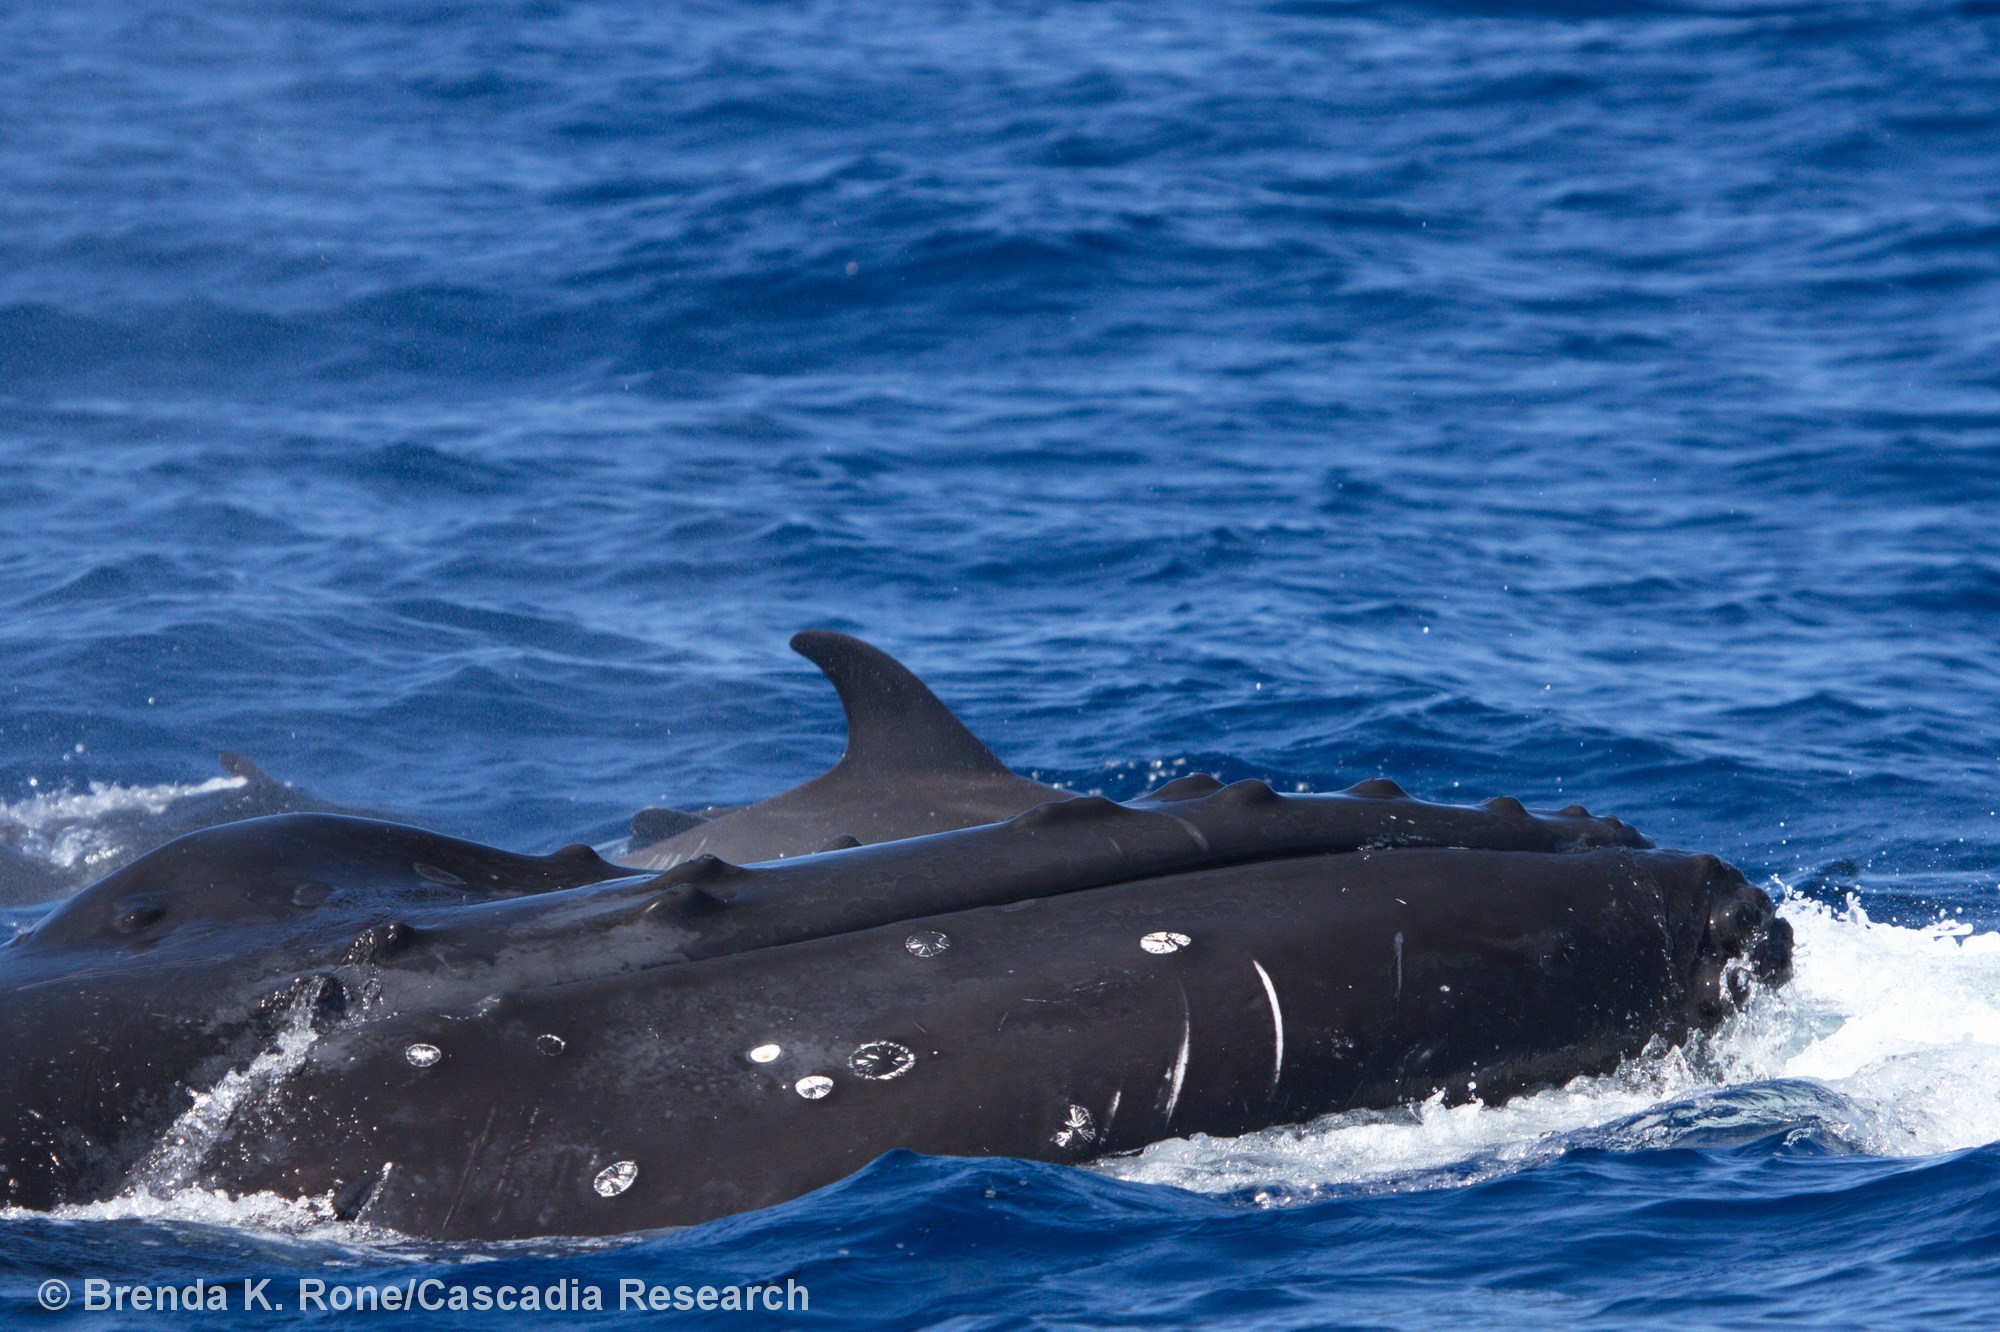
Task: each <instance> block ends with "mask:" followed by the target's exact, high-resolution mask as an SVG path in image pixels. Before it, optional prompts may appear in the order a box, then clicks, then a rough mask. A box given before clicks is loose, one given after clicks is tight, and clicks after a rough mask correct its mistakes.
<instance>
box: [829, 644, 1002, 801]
mask: <svg viewBox="0 0 2000 1332" xmlns="http://www.w3.org/2000/svg"><path fill="white" fill-rule="evenodd" d="M792 651H794V652H796V653H798V654H799V655H800V656H802V657H804V658H806V659H807V660H808V661H810V662H812V664H813V665H815V666H817V667H819V668H820V670H822V671H824V672H825V673H826V678H827V679H828V680H830V681H832V682H833V687H834V688H835V689H836V690H838V691H839V693H840V706H841V708H842V710H844V711H845V712H846V713H847V752H846V753H844V754H842V755H841V757H840V763H839V764H838V765H837V767H839V768H845V769H847V770H849V771H850V772H857V773H864V772H865V773H868V774H870V775H881V774H889V773H906V772H934V771H939V770H950V771H954V772H976V773H987V774H991V775H994V776H998V777H1012V776H1013V774H1012V773H1011V772H1009V771H1008V769H1007V765H1006V764H1004V763H1002V762H1001V761H1000V760H999V759H997V758H995V757H994V755H993V751H992V750H990V749H988V748H987V747H986V746H985V745H983V744H981V743H980V742H979V739H978V737H976V736H975V735H973V734H972V732H970V731H968V730H966V729H965V724H964V723H963V722H961V721H959V719H958V718H957V717H955V716H953V715H952V712H951V709H950V708H947V707H946V706H945V705H944V704H943V703H941V702H939V701H938V697H937V695H936V694H933V693H932V692H931V691H930V689H929V688H928V687H926V686H925V684H924V682H923V681H922V680H919V679H918V678H917V677H916V676H915V675H912V674H911V673H910V671H909V670H908V669H907V668H906V667H905V666H904V665H903V664H902V663H901V662H899V661H897V660H896V659H895V658H894V657H892V656H890V655H889V654H888V653H886V652H884V651H882V650H881V649H880V648H877V647H872V646H870V645H869V644H867V643H864V642H862V641H861V640H860V639H858V638H854V637H851V636H850V635H847V634H836V633H832V632H830V631H826V630H807V631H806V632H804V633H800V634H794V635H792Z"/></svg>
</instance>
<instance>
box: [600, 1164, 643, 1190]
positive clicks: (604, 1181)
mask: <svg viewBox="0 0 2000 1332" xmlns="http://www.w3.org/2000/svg"><path fill="white" fill-rule="evenodd" d="M637 1178H639V1163H638V1162H637V1161H613V1162H612V1163H611V1164H610V1165H608V1166H606V1167H604V1169H602V1170H600V1171H598V1172H597V1178H596V1179H594V1180H592V1181H591V1182H590V1187H592V1188H593V1189H596V1190H597V1196H598V1197H600V1198H616V1197H617V1196H618V1195H619V1194H621V1193H623V1192H625V1190H627V1189H629V1188H631V1187H632V1181H633V1180H635V1179H637Z"/></svg>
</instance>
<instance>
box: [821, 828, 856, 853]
mask: <svg viewBox="0 0 2000 1332" xmlns="http://www.w3.org/2000/svg"><path fill="white" fill-rule="evenodd" d="M860 845H861V839H860V838H859V837H856V836H855V835H854V834H853V833H842V834H841V835H840V836H838V837H829V838H827V840H826V843H825V845H823V846H821V847H820V849H819V851H845V850H847V849H849V848H850V847H856V846H860ZM819 851H815V852H813V854H814V855H818V854H819Z"/></svg>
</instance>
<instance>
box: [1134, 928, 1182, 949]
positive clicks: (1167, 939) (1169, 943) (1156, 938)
mask: <svg viewBox="0 0 2000 1332" xmlns="http://www.w3.org/2000/svg"><path fill="white" fill-rule="evenodd" d="M1193 942H1194V940H1192V939H1190V938H1188V937H1187V936H1186V935H1185V934H1180V933H1177V932H1175V931H1173V930H1154V931H1153V932H1152V933H1151V934H1148V935H1144V936H1143V937H1141V938H1140V940H1139V947H1141V948H1143V949H1145V950H1146V951H1147V952H1149V953H1178V952H1179V951H1180V950H1181V949H1183V948H1186V947H1187V946H1188V945H1189V944H1191V943H1193Z"/></svg>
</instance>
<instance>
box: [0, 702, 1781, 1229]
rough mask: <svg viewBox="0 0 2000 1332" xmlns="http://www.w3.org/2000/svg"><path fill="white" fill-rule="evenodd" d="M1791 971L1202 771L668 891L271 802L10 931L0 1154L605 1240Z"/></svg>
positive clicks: (1232, 1110)
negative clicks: (901, 1163) (1120, 799)
mask: <svg viewBox="0 0 2000 1332" xmlns="http://www.w3.org/2000/svg"><path fill="white" fill-rule="evenodd" d="M925 696H926V697H928V691H926V694H925ZM858 734H859V731H858V730H857V735H858ZM975 743H976V742H975ZM853 748H854V746H853V745H852V744H851V745H850V751H852V750H853ZM982 750H983V747H982ZM962 757H966V758H968V759H969V760H971V759H976V758H977V756H976V755H963V756H962ZM965 770H966V771H969V772H978V773H980V774H982V780H994V781H995V784H996V785H997V779H993V777H992V773H991V771H990V769H988V768H985V767H984V766H983V761H981V762H979V763H972V762H968V765H967V767H966V769H965ZM830 775H831V774H830ZM810 785H811V784H810V783H808V786H810ZM801 789H803V788H801ZM788 794H791V793H788ZM779 799H783V797H780V798H779ZM767 803H772V802H767ZM928 808H932V809H936V808H940V806H939V805H937V804H933V805H931V806H929V807H928ZM778 812H780V813H782V812H783V807H780V809H779V811H778ZM717 822H721V820H717ZM800 822H801V823H806V822H808V821H807V820H801V821H800ZM770 824H771V826H772V827H774V828H775V827H779V826H781V821H780V820H779V819H777V818H775V817H774V818H773V819H772V820H770ZM826 826H830V825H827V824H825V823H822V824H820V825H819V827H817V828H814V829H813V832H814V833H817V832H818V831H819V830H820V828H824V827H826ZM1789 962H1790V932H1789V927H1788V926H1787V925H1786V924H1785V922H1783V921H1782V920H1779V919H1776V918H1775V916H1774V913H1773V910H1772V907H1771V903H1770V901H1769V899H1768V898H1766V897H1765V896H1764V895H1763V894H1762V893H1761V892H1759V891H1757V890H1756V889H1754V888H1752V887H1751V886H1750V885H1749V884H1747V883H1746V882H1745V881H1744V878H1743V876H1742V875H1741V874H1740V873H1738V872H1737V871H1736V870H1734V869H1733V868H1731V867H1730V866H1728V865H1726V864H1724V863H1723V862H1722V861H1720V860H1718V859H1716V858H1715V857H1713V856H1708V855H1699V854H1688V853H1684V852H1678V851H1666V850H1659V849H1655V848H1654V847H1653V846H1652V844H1651V842H1650V841H1648V840H1647V839H1646V838H1645V837H1643V836H1642V835H1640V834H1639V833H1638V832H1637V831H1636V830H1634V829H1632V828H1630V827H1629V826H1627V825H1625V824H1623V823H1621V822H1619V821H1618V820H1616V819H1611V818H1599V817H1594V816H1592V815H1590V814H1589V813H1588V812H1587V811H1586V810H1584V809H1583V808H1582V807H1580V806H1571V807H1569V808H1566V809H1563V810H1557V811H1546V810H1530V809H1527V808H1525V807H1524V806H1523V805H1522V804H1521V803H1520V802H1518V801H1515V800H1512V799H1510V798H1506V797H1499V798H1495V799H1493V800H1489V801H1487V802H1486V803H1485V804H1484V805H1479V806H1455V805H1439V804H1431V803H1427V802H1424V801H1420V800H1415V799H1412V798H1411V797H1409V796H1408V795H1407V794H1405V793H1404V792H1403V791H1402V790H1401V789H1400V788H1398V787H1396V786H1395V785H1394V784H1393V783H1390V782H1386V781H1379V780H1378V781H1371V782H1364V783H1362V784H1360V785H1358V786H1356V787H1353V788H1350V789H1349V790H1348V791H1345V792H1341V793H1338V794H1330V795H1281V794H1279V793H1277V792H1276V791H1274V790H1272V789H1271V788H1270V787H1269V786H1268V785H1265V784H1264V783H1261V782H1255V781H1250V782H1237V783H1234V784H1231V785H1227V786H1225V785H1223V784H1221V783H1220V782H1217V781H1216V780H1214V779H1213V778H1209V777H1204V776H1192V777H1185V778H1181V779H1179V780H1176V781H1174V782H1171V783H1169V784H1167V785H1166V786H1164V787H1162V788H1160V789H1158V790H1156V791H1153V792H1150V793H1148V794H1147V795H1146V796H1143V797H1141V798H1139V799H1137V800H1133V801H1129V802H1125V803H1117V802H1113V801H1110V800H1105V799H1102V798H1099V797H1079V798H1072V799H1062V800H1056V801H1048V802H1043V803H1039V804H1035V805H1033V806H1031V807H1030V808H1028V809H1026V810H1025V811H1022V812H1020V813H1018V814H1016V815H1014V816H1013V817H1011V818H1007V819H1005V820H1004V821H998V822H989V823H984V824H978V825H975V826H968V827H962V828H957V829H953V830H947V831H941V832H932V833H927V834H924V835H921V836H915V837H904V838H898V839H894V840H883V841H878V842H876V843H874V844H871V845H862V846H854V847H850V848H844V849H835V850H829V851H824V852H817V853H814V854H788V855H786V856H784V857H783V858H776V857H774V858H769V859H766V860H764V861H762V862H753V863H747V864H737V863H732V862H730V861H728V860H726V859H723V858H720V857H718V856H715V855H712V854H697V855H695V856H694V857H693V858H692V859H688V860H684V861H682V862H681V863H678V864H676V865H673V866H672V867H670V868H668V869H666V870H665V871H664V872H651V871H638V870H634V869H633V868H631V867H628V866H620V865H614V864H611V863H609V862H607V861H605V860H602V859H601V858H599V857H598V856H597V855H596V854H595V853H594V852H593V851H591V850H590V849H589V848H587V847H581V846H577V847H569V848H564V849H563V850H560V851H557V852H554V853H551V854H549V855H546V856H524V855H517V854H514V853H511V852H506V851H500V850H496V849H494V848H491V847H485V846H480V845H478V844H475V843H470V842H463V841H458V840H455V839H452V838H449V837H444V836H441V835H439V834H435V833H430V832H425V831H422V830H420V829H416V828H410V827H404V826H400V825H395V824H388V823H382V822H377V821H371V820H366V819H357V818H350V817H343V816H338V815H324V814H284V815H278V816H273V817H267V818H261V819H255V820H250V821H246V822H240V823H233V824H228V825H224V826H221V827H215V828H209V829H206V830H202V831H197V832H194V833H192V834H190V835H188V836H186V837H183V838H181V839H179V840H177V841H175V842H172V843H169V844H168V845H166V846H163V847H161V848H159V849H157V850H155V851H153V852H152V853H150V854H149V855H146V856H144V857H141V858H140V859H138V860H135V861H133V862H132V863H131V864H128V865H126V866H124V867H123V868H122V869H120V870H118V871H117V872H116V873H113V874H111V875H109V876H108V877H106V878H104V879H103V880H101V881H100V882H98V883H96V884H94V885H92V886H91V887H90V888H88V889H85V890H84V891H82V892H80V893H78V894H76V895H75V896H73V897H71V898H70V899H69V900H68V901H66V902H64V903H62V904H61V905H60V906H58V907H57V908H56V909H54V910H53V911H51V912H50V913H49V914H48V915H47V916H46V917H44V918H43V919H42V920H41V922H40V923H39V924H38V925H36V926H35V927H34V928H33V929H32V930H30V931H28V932H27V933H25V934H23V935H22V936H20V937H19V938H17V939H15V940H14V941H13V942H12V943H11V944H9V945H7V946H6V947H4V948H0V1040H4V1041H5V1043H6V1047H7V1049H8V1051H9V1057H8V1059H7V1060H6V1061H5V1062H4V1064H0V1174H4V1195H5V1202H6V1203H7V1204H9V1205H13V1206H21V1207H30V1208H47V1207H50V1206H53V1205H56V1204H60V1203H76V1202H85V1201H89V1200H93V1199H101V1198H105V1197H109V1196H114V1195H116V1194H117V1193H119V1192H120V1191H123V1190H127V1189H131V1188H134V1187H140V1188H148V1189H167V1188H174V1187H182V1186H199V1187H204V1188H212V1189H224V1190H228V1191H230V1192H233V1193H246V1192H256V1191H268V1192H271V1193H275V1194H279V1195H282V1196H288V1197H303V1198H312V1199H318V1200H320V1201H321V1202H322V1204H323V1205H324V1206H325V1207H326V1208H327V1209H328V1210H329V1211H330V1212H331V1213H332V1214H333V1215H336V1216H339V1217H343V1218H350V1219H358V1220H360V1221H363V1222H366V1223H369V1224H376V1225H381V1226H385V1227H389V1228H392V1229H394V1230H397V1231H400V1232H403V1233H406V1234H410V1235H416V1236H428V1237H436V1238H442V1239H498V1238H508V1237H521V1236H531V1235H539V1234H551V1233H564V1234H609V1233H618V1232H623V1231H629V1230H634V1229H641V1228H647V1227H655V1226H662V1225H674V1224H687V1223H693V1222H699V1221H703V1220H707V1219H710V1218H713V1217H717V1216H722V1215H726V1214H729V1213H732V1212H738V1211H742V1210H746V1209H749V1208H755V1207H760V1206H764V1205H768V1204H771V1203H776V1202H780V1201H783V1200H785V1199H787V1198H791V1197H794V1196H797V1195H798V1194H800V1193H803V1192H805V1191H807V1190H810V1189H812V1188H815V1187H818V1186H820V1185H823V1184H826V1183H830V1182H832V1181H834V1180H837V1179H839V1178H841V1177H842V1176H844V1175H845V1174H847V1173H849V1172H850V1171H852V1170H853V1169H855V1168H857V1167H858V1166H860V1165H862V1164H864V1163H866V1162H867V1161H868V1160H870V1159H872V1158H873V1157H875V1156H876V1155H879V1154H880V1153H882V1152H884V1151H887V1150H890V1149H894V1148H909V1149H914V1150H917V1151H924V1152H934V1153H951V1154H968V1155H996V1154H998V1155H1010V1156H1019V1157H1029V1158H1034V1159H1040V1160H1049V1161H1064V1162H1082V1161H1087V1160H1089V1159H1092V1158H1094V1157H1097V1156H1101V1155H1103V1154H1105V1153H1111V1152H1121V1151H1127V1150H1131V1149H1135V1148H1137V1147H1140V1146H1143V1145H1145V1144H1146V1143H1148V1142H1152V1141H1155V1140H1157V1139H1160V1138H1163V1137H1169V1136H1179V1135H1185V1134H1189V1133H1195V1132H1203V1133H1216V1134H1232V1133H1241V1132H1245V1131H1248V1130H1251V1129H1255V1128H1259V1127H1263V1126H1268V1125H1273V1124H1282V1123H1293V1122H1300V1121H1304V1120H1307V1119H1310V1118H1312V1117H1314V1116H1317V1115H1320V1114H1324V1113H1328V1112H1332V1111H1339V1110H1347V1109H1355V1108H1361V1107H1386V1106H1389V1105H1393V1104H1396V1103H1398V1102H1401V1101H1406V1100H1409V1099H1411V1098H1420V1097H1426V1096H1429V1095H1432V1094H1435V1093H1438V1092H1442V1093H1443V1094H1444V1095H1445V1096H1446V1097H1447V1099H1450V1100H1456V1101H1462V1100H1464V1099H1467V1098H1471V1097H1480V1098H1487V1099H1496V1098H1501V1097H1505V1096H1508V1095H1512V1094H1514V1093H1516V1092H1519V1091H1523V1090H1526V1089H1529V1088H1533V1087H1538V1086H1546V1085H1550V1084H1554V1083H1560V1082H1563V1081H1565V1080H1567V1079H1569V1078H1571V1077H1573V1076H1576V1075H1578V1074H1581V1073H1588V1072H1598V1071H1605V1070H1608V1069H1610V1068H1612V1067H1614V1066H1615V1065H1616V1064H1617V1063H1618V1062H1619V1061H1620V1060H1622V1059H1625V1058H1627V1057H1630V1056H1632V1055H1635V1054H1637V1053H1639V1052H1640V1051H1641V1050H1642V1049H1644V1048H1645V1047H1646V1046H1647V1045H1648V1044H1649V1043H1650V1042H1653V1041H1656V1040H1662V1039H1664V1040H1667V1041H1680V1040H1683V1039H1685V1038H1686V1037H1687V1036H1688V1035H1689V1033H1691V1032H1694V1031H1696V1030H1699V1029H1703V1028H1706V1027H1709V1026H1712V1025H1713V1024H1715V1023H1716V1022H1718V1021H1720V1020H1721V1019H1722V1018H1723V1017H1724V1016H1725V1015H1726V1014H1727V1013H1729V1012H1730V1011H1732V1010H1733V1009H1735V1008H1736V1007H1737V1006H1739V1005H1740V1004H1741V1003H1742V1002H1744V1000H1745V999H1746V997H1747V996H1748V994H1749V993H1750V992H1751V990H1752V989H1753V988H1754V986H1755V985H1757V984H1760V983H1761V984H1767V985H1775V984H1781V983H1783V981H1784V980H1785V979H1786V977H1787V975H1788V969H1789Z"/></svg>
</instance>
